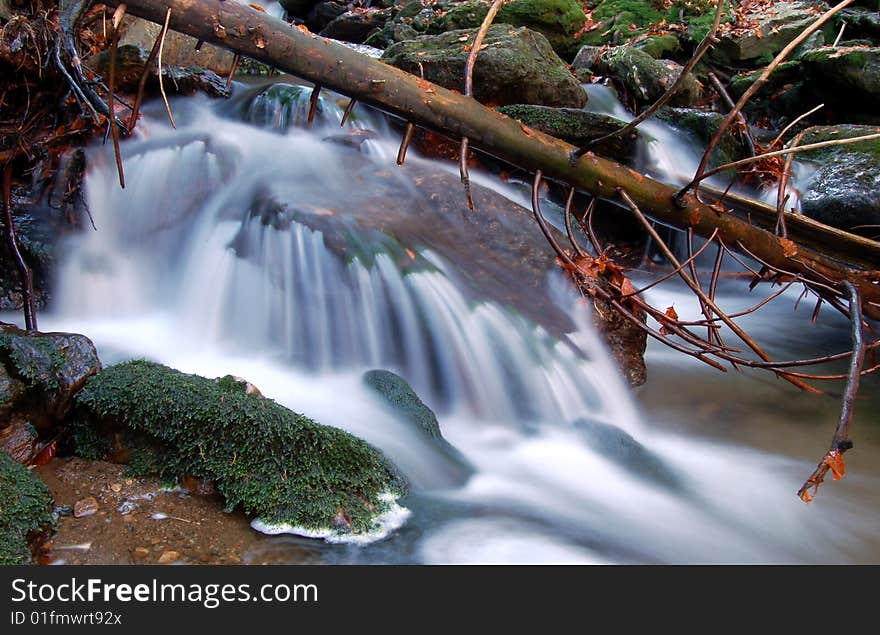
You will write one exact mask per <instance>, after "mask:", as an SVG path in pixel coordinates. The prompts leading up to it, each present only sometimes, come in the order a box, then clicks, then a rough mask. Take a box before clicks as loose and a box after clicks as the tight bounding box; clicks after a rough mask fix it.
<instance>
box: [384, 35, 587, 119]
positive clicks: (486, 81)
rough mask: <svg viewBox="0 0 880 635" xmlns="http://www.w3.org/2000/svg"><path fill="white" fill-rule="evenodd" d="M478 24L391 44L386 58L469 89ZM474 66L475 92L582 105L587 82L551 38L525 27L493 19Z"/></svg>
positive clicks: (497, 101)
mask: <svg viewBox="0 0 880 635" xmlns="http://www.w3.org/2000/svg"><path fill="white" fill-rule="evenodd" d="M475 36H476V29H467V30H461V31H450V32H448V33H444V34H442V35H425V36H421V37H418V38H416V39H414V40H407V41H404V42H398V43H397V44H393V45H392V46H390V47H389V48H388V49H387V50H386V51H385V53H384V55H383V56H382V61H384V62H386V63H388V64H391V65H393V66H397V67H398V68H402V69H403V70H406V71H408V72H410V73H413V74H415V75H419V73H420V72H421V70H422V69H424V74H425V79H428V80H430V81H432V82H435V83H437V84H440V85H441V86H445V87H446V88H451V89H455V90H458V91H462V92H463V91H464V69H465V64H466V62H467V58H468V54H469V50H470V49H469V48H468V44H472V43H473V40H474V37H475ZM484 46H485V48H484V49H483V50H482V51H480V55H479V57H478V58H477V63H476V65H475V67H474V97H475V98H476V99H477V100H479V101H481V102H483V103H488V104H493V105H502V106H503V105H508V104H518V103H529V104H539V105H543V106H567V107H572V108H582V107H583V106H584V104H586V102H587V96H586V93H585V92H584V90H583V88H581V86H580V84H579V83H578V82H577V80H576V79H575V78H574V76H573V75H572V74H571V73H570V72H569V71H568V68H567V67H566V65H565V63H564V62H563V61H562V60H561V59H560V58H559V56H558V55H556V53H554V52H553V49H552V48H551V47H550V44H549V43H548V42H547V39H546V38H545V37H544V36H543V35H541V34H540V33H536V32H534V31H531V30H529V29H526V28H519V29H515V28H513V27H510V26H506V25H493V26H492V27H490V28H489V31H488V33H487V34H486V39H485V40H484Z"/></svg>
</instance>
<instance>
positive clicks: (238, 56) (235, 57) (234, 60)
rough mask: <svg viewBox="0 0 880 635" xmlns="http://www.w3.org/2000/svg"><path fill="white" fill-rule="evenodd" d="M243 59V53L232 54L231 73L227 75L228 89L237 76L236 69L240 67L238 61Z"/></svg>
mask: <svg viewBox="0 0 880 635" xmlns="http://www.w3.org/2000/svg"><path fill="white" fill-rule="evenodd" d="M240 61H241V54H240V53H236V54H235V55H233V56H232V65H231V66H230V67H229V75H227V76H226V90H229V87H230V86H232V79H233V78H234V77H235V71H236V70H237V69H238V63H239V62H240Z"/></svg>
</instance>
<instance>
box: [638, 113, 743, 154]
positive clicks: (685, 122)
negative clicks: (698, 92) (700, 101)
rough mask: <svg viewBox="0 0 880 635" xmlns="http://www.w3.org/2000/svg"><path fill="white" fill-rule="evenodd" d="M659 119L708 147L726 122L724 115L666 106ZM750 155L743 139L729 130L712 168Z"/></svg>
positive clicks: (718, 148)
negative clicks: (722, 123) (723, 122)
mask: <svg viewBox="0 0 880 635" xmlns="http://www.w3.org/2000/svg"><path fill="white" fill-rule="evenodd" d="M655 116H656V117H657V119H660V120H661V121H665V122H667V123H669V124H672V125H673V126H674V127H676V128H678V129H680V130H682V131H684V132H685V133H687V134H690V135H692V136H693V137H694V138H695V140H697V141H699V142H700V143H701V145H703V146H706V145H707V144H708V143H709V142H710V141H711V140H712V138H713V137H714V136H715V133H717V132H718V128H719V127H720V126H721V122H722V121H724V115H722V114H721V113H717V112H711V111H707V110H697V109H695V108H670V107H668V106H664V107H662V108H660V109H659V110H658V111H657V114H656V115H655ZM747 155H748V147H747V145H746V144H745V143H744V141H743V139H742V138H741V137H740V136H739V135H738V134H737V133H735V132H733V131H731V130H730V129H728V131H727V132H725V133H724V135H722V137H721V141H720V142H719V143H718V146H717V147H716V148H715V151H714V152H713V153H712V157H711V159H710V163H709V165H710V167H715V166H718V165H724V164H726V163H731V162H732V161H736V160H738V159H743V158H745V157H746V156H747Z"/></svg>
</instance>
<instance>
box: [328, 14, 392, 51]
mask: <svg viewBox="0 0 880 635" xmlns="http://www.w3.org/2000/svg"><path fill="white" fill-rule="evenodd" d="M390 19H391V10H390V9H380V10H367V11H363V10H362V11H346V12H345V13H343V14H342V15H340V16H338V17H336V18H334V19H333V20H332V21H331V22H330V23H329V24H328V25H327V26H325V27H324V28H323V29H322V30H321V33H320V35H322V36H324V37H329V38H333V39H334V40H343V41H345V42H353V43H355V44H363V43H364V42H366V41H367V38H369V37H370V35H372V34H373V33H375V32H377V31H381V30H382V28H383V27H384V26H385V23H386V22H388V21H389V20H390Z"/></svg>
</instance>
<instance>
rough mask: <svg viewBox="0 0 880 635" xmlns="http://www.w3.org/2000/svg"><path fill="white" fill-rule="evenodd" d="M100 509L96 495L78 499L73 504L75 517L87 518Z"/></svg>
mask: <svg viewBox="0 0 880 635" xmlns="http://www.w3.org/2000/svg"><path fill="white" fill-rule="evenodd" d="M97 511H98V501H97V500H96V499H95V497H94V496H89V497H87V498H83V499H82V500H78V501H76V503H74V505H73V516H74V518H85V517H87V516H92V515H93V514H96V513H97Z"/></svg>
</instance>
